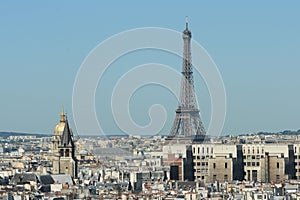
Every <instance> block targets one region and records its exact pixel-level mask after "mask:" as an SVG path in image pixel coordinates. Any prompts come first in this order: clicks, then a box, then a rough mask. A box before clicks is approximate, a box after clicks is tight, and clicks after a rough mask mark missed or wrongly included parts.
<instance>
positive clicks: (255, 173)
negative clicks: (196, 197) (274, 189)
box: [192, 143, 300, 183]
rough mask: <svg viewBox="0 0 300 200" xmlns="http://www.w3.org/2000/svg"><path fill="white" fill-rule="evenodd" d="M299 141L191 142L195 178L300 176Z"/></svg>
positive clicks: (266, 179)
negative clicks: (290, 142)
mask: <svg viewBox="0 0 300 200" xmlns="http://www.w3.org/2000/svg"><path fill="white" fill-rule="evenodd" d="M299 148H300V145H299V144H294V145H289V144H276V143H273V144H262V143H258V144H255V143H254V144H209V143H203V144H193V145H192V153H193V163H194V178H195V180H197V181H200V182H204V183H213V182H215V181H219V182H226V181H232V180H240V181H242V180H246V181H255V182H273V183H279V182H281V181H283V180H287V179H298V180H299V179H300V164H299V163H300V156H299V155H300V154H299V150H300V149H299Z"/></svg>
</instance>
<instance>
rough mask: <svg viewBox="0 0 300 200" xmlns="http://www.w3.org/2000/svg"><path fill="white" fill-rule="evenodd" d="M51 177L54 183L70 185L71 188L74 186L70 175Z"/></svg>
mask: <svg viewBox="0 0 300 200" xmlns="http://www.w3.org/2000/svg"><path fill="white" fill-rule="evenodd" d="M51 177H52V178H53V180H54V183H61V184H66V183H68V185H70V186H71V185H74V183H73V179H72V177H71V175H70V174H55V175H51Z"/></svg>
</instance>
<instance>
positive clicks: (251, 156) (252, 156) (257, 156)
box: [243, 155, 264, 160]
mask: <svg viewBox="0 0 300 200" xmlns="http://www.w3.org/2000/svg"><path fill="white" fill-rule="evenodd" d="M243 158H244V159H248V160H249V159H252V160H254V159H258V160H259V159H260V158H264V156H263V155H247V156H243Z"/></svg>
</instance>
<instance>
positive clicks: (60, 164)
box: [52, 111, 77, 178]
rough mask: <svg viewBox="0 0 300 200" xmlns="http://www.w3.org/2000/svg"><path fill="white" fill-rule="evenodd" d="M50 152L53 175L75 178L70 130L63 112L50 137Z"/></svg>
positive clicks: (73, 146) (74, 162) (73, 151)
mask: <svg viewBox="0 0 300 200" xmlns="http://www.w3.org/2000/svg"><path fill="white" fill-rule="evenodd" d="M52 144H53V147H52V150H53V154H54V160H53V173H54V174H70V175H71V176H72V177H73V178H76V177H77V159H76V156H75V144H74V136H73V132H72V129H71V128H70V127H69V123H68V120H67V118H66V115H65V113H64V111H62V113H61V114H60V122H59V124H58V125H56V127H55V129H54V134H53V136H52Z"/></svg>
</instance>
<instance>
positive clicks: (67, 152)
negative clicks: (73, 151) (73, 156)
mask: <svg viewBox="0 0 300 200" xmlns="http://www.w3.org/2000/svg"><path fill="white" fill-rule="evenodd" d="M69 156H70V150H69V149H66V157H69Z"/></svg>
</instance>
